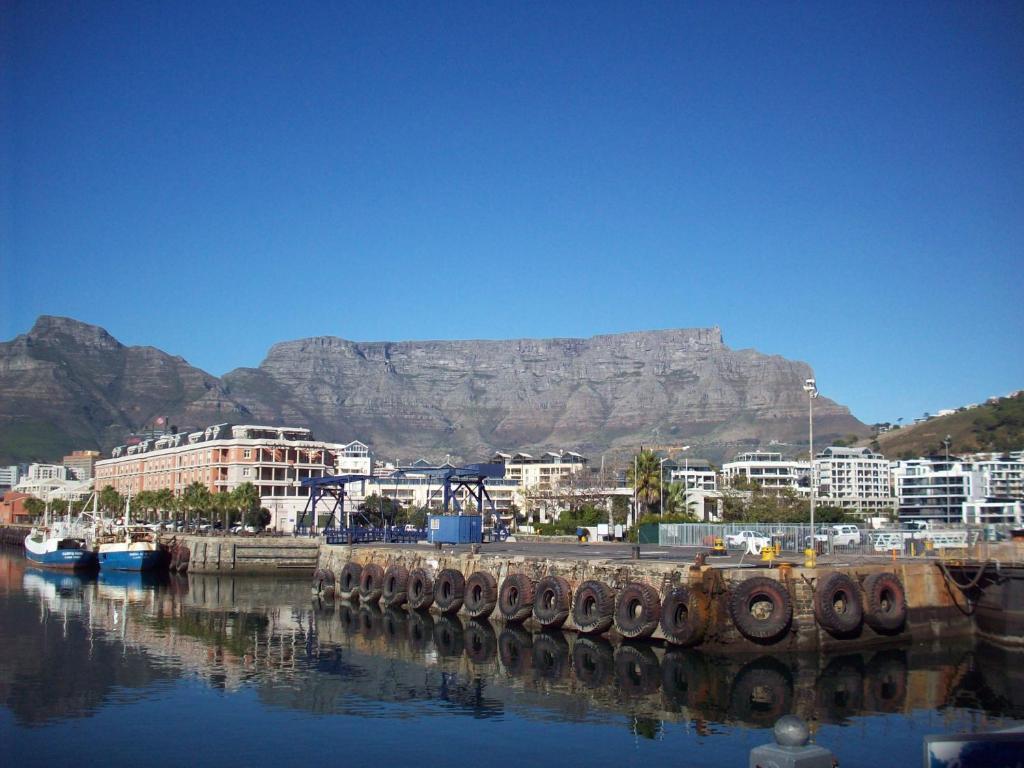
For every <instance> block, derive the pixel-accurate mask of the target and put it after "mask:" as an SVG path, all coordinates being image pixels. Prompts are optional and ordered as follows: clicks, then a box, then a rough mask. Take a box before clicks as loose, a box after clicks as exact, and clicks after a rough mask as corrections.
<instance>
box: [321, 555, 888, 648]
mask: <svg viewBox="0 0 1024 768" xmlns="http://www.w3.org/2000/svg"><path fill="white" fill-rule="evenodd" d="M313 582H314V583H313V590H314V592H315V593H317V594H321V595H324V596H325V597H329V596H333V595H335V594H339V595H340V596H341V597H342V598H345V599H354V600H359V601H361V602H363V603H367V604H377V603H382V604H383V605H384V606H386V607H389V608H402V607H407V608H409V609H411V610H413V611H427V610H431V609H432V608H433V609H434V610H436V611H437V612H439V613H441V614H444V615H453V614H456V613H459V611H460V610H461V611H464V612H465V613H466V614H467V615H468V616H469V617H470V618H474V619H486V618H489V617H490V616H491V615H492V614H494V613H495V611H497V612H498V614H500V617H501V619H502V620H503V621H504V622H506V623H508V624H520V623H523V622H525V621H527V620H528V619H532V620H534V621H535V622H536V624H537V625H539V626H540V628H542V629H559V628H561V627H562V626H563V625H565V626H567V627H568V628H571V629H574V630H575V631H577V632H579V633H581V634H584V635H601V634H604V633H606V632H608V631H609V630H612V629H614V631H615V632H617V633H618V634H619V635H620V636H622V637H623V638H627V639H644V638H650V637H651V636H652V635H654V634H655V631H656V630H658V629H660V633H659V634H660V635H661V636H662V637H664V639H665V640H666V641H667V642H668V643H670V644H672V645H677V646H683V647H690V646H695V645H699V644H700V643H702V642H703V641H704V640H705V637H706V636H707V635H708V633H709V630H712V627H711V623H712V614H716V615H717V614H718V612H717V611H713V601H714V598H715V596H716V593H717V594H719V595H722V596H724V598H725V605H726V607H727V613H728V616H729V619H730V620H731V621H732V623H733V625H734V626H735V628H736V629H737V630H738V632H739V633H740V634H741V635H743V636H744V637H745V638H747V639H748V640H750V641H752V642H754V643H757V644H763V645H768V644H772V643H777V642H779V641H781V640H782V639H783V638H784V637H785V636H786V635H787V634H788V633H789V631H790V629H791V627H792V624H793V606H794V597H793V595H792V594H791V589H793V585H792V583H789V584H787V583H783V582H782V581H779V580H777V579H774V578H771V577H768V576H754V577H750V578H746V579H742V580H738V581H735V582H733V583H731V584H729V585H728V586H722V587H721V588H716V587H711V588H710V589H709V588H708V587H707V584H708V582H707V581H704V582H701V583H700V584H697V585H692V586H686V585H681V584H676V585H673V586H669V587H667V588H666V589H665V593H664V594H662V593H661V592H660V591H659V590H658V589H657V588H656V587H654V586H653V585H651V584H649V583H646V582H642V581H630V582H627V583H625V584H623V585H621V586H620V587H618V588H613V587H612V586H609V585H608V584H606V583H604V582H602V581H598V580H593V579H590V580H586V581H583V582H582V583H580V584H579V585H578V586H576V587H575V588H573V585H572V584H571V583H570V582H569V580H567V579H566V578H564V577H562V576H558V575H547V576H543V577H541V578H539V579H534V578H532V577H531V575H530V574H528V573H525V572H514V573H508V574H507V575H506V576H505V577H504V579H502V581H501V584H500V586H499V584H498V580H497V578H496V577H495V576H494V574H493V573H491V572H490V571H487V570H475V571H473V572H472V573H470V575H469V576H468V577H466V576H464V575H463V574H462V572H461V571H459V570H457V569H454V568H442V569H440V570H438V571H436V572H435V571H434V570H433V569H429V568H413V569H412V570H409V569H407V568H406V567H405V566H403V565H400V564H397V563H393V564H391V565H389V566H388V567H387V568H385V567H384V566H382V565H380V564H378V563H374V562H369V563H366V564H360V563H358V562H355V561H349V562H347V563H345V564H344V566H343V567H342V570H341V574H340V576H339V577H337V578H336V577H335V574H334V573H333V572H332V571H331V570H329V569H323V568H320V569H317V571H316V573H315V574H314V577H313ZM716 583H718V584H721V582H720V581H718V582H716ZM813 590H814V591H813V603H814V617H815V620H816V622H817V623H818V625H820V626H821V627H822V628H823V629H824V630H826V631H827V632H828V633H830V634H831V635H832V636H833V637H835V638H839V639H843V638H854V637H857V636H858V635H859V634H860V632H861V629H862V626H863V625H864V624H867V625H868V626H870V627H871V628H872V629H873V630H875V631H876V632H878V633H882V634H895V633H898V632H899V631H900V630H901V629H902V628H903V626H904V624H905V622H906V618H907V601H906V592H905V589H904V587H903V584H902V582H901V581H900V579H899V577H897V576H896V575H895V574H893V573H887V572H881V573H871V574H868V575H866V576H865V577H864V578H863V579H862V580H858V579H857V578H855V577H854V576H851V575H850V574H847V573H845V572H840V571H832V572H828V573H826V574H824V575H820V576H819V577H817V578H816V579H815V582H814V587H813ZM570 619H571V620H570ZM567 622H568V623H567Z"/></svg>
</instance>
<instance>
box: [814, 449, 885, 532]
mask: <svg viewBox="0 0 1024 768" xmlns="http://www.w3.org/2000/svg"><path fill="white" fill-rule="evenodd" d="M814 482H815V497H816V498H817V500H818V502H819V503H820V504H828V505H831V506H834V507H840V508H842V509H844V510H849V512H850V513H851V514H856V515H862V516H864V517H873V516H878V515H883V514H888V513H891V512H892V510H893V496H892V487H891V483H890V467H889V460H888V459H886V458H885V457H884V456H882V454H880V453H875V452H874V451H872V450H871V449H870V448H845V447H840V446H829V447H828V448H826V449H825V450H823V451H822V452H821V453H819V454H818V455H817V456H816V457H815V459H814Z"/></svg>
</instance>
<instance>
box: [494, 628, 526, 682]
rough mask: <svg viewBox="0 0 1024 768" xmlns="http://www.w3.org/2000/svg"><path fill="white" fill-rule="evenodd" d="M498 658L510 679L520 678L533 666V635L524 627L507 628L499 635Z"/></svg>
mask: <svg viewBox="0 0 1024 768" xmlns="http://www.w3.org/2000/svg"><path fill="white" fill-rule="evenodd" d="M498 656H499V657H500V658H501V666H503V667H504V668H505V671H506V672H507V673H508V675H509V677H519V676H520V675H522V674H523V673H524V672H527V671H529V669H530V668H531V667H532V666H533V635H531V634H530V633H529V632H527V631H526V630H525V629H523V628H522V627H515V626H512V627H505V628H504V629H503V630H501V634H500V635H498Z"/></svg>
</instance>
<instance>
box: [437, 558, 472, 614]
mask: <svg viewBox="0 0 1024 768" xmlns="http://www.w3.org/2000/svg"><path fill="white" fill-rule="evenodd" d="M465 595H466V577H465V576H463V575H462V572H461V571H457V570H455V569H454V568H445V569H444V570H443V571H441V572H440V573H439V574H437V578H436V579H434V605H436V606H437V609H438V610H439V611H441V613H458V612H459V609H460V608H461V607H462V601H463V599H464V598H465Z"/></svg>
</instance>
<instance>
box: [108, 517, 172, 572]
mask: <svg viewBox="0 0 1024 768" xmlns="http://www.w3.org/2000/svg"><path fill="white" fill-rule="evenodd" d="M155 538H156V537H155V536H153V535H152V534H147V533H141V532H140V533H136V532H133V531H132V530H131V529H130V528H126V529H125V530H124V533H123V534H121V535H119V536H118V537H117V538H116V539H114V540H112V541H109V540H108V541H102V542H100V545H99V548H98V551H97V555H98V557H99V564H100V568H102V569H104V570H111V571H150V570H153V569H154V568H158V567H159V566H160V565H161V564H162V563H163V561H164V556H165V555H164V550H163V548H162V547H161V546H160V545H159V544H158V543H157V542H156V541H155Z"/></svg>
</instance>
